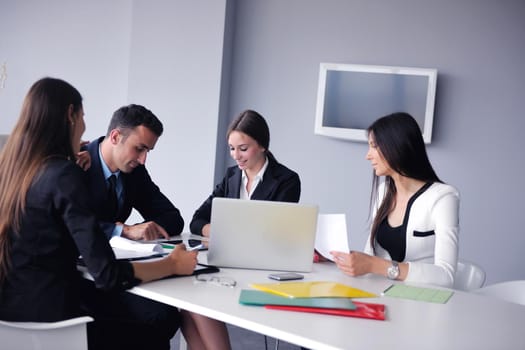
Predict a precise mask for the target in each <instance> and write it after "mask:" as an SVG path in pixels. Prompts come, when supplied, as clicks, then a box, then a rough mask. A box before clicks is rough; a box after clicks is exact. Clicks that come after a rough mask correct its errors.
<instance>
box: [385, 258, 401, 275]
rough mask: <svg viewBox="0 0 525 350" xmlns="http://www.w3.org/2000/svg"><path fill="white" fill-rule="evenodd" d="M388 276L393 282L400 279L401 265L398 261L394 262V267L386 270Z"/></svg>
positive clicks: (391, 266)
mask: <svg viewBox="0 0 525 350" xmlns="http://www.w3.org/2000/svg"><path fill="white" fill-rule="evenodd" d="M386 276H387V277H388V279H391V280H395V279H397V278H398V277H399V265H398V263H397V261H393V260H392V265H390V266H389V267H388V269H387V270H386Z"/></svg>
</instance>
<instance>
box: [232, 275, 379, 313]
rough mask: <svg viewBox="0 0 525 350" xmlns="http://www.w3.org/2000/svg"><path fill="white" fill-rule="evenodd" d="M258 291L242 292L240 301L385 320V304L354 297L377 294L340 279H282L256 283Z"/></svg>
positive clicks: (271, 307) (284, 308)
mask: <svg viewBox="0 0 525 350" xmlns="http://www.w3.org/2000/svg"><path fill="white" fill-rule="evenodd" d="M251 287H253V288H255V289H257V290H247V289H244V290H242V291H241V295H240V297H239V303H241V304H244V305H258V306H264V307H265V308H267V309H278V310H288V311H301V312H313V313H321V314H330V315H339V316H351V317H361V318H371V319H376V320H384V319H385V306H384V305H383V304H373V303H365V302H358V301H354V300H352V298H370V297H377V295H376V294H373V293H369V292H367V291H364V290H361V289H357V288H353V287H350V286H346V285H344V284H341V283H337V282H326V281H316V282H282V283H260V284H252V285H251Z"/></svg>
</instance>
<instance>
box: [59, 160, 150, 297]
mask: <svg viewBox="0 0 525 350" xmlns="http://www.w3.org/2000/svg"><path fill="white" fill-rule="evenodd" d="M81 171H82V170H81V169H80V168H79V167H77V166H76V165H75V164H73V163H71V165H70V166H67V167H65V168H64V169H62V171H60V173H59V174H58V176H57V185H56V190H55V191H54V195H53V201H54V203H53V205H54V206H55V207H56V208H57V210H58V212H59V213H60V215H61V216H62V220H63V222H64V225H65V226H66V228H67V230H68V232H69V233H70V235H71V236H72V238H73V241H74V242H75V244H76V246H77V248H78V251H79V253H80V255H81V256H82V259H83V260H84V262H85V264H86V266H87V269H88V271H89V273H90V274H91V276H93V279H94V281H95V284H96V286H97V288H102V289H105V290H125V289H128V288H131V287H133V286H135V285H137V284H139V283H140V280H138V279H136V278H135V277H134V272H133V267H132V265H131V264H130V263H129V262H125V261H117V260H116V258H115V255H114V254H113V250H112V249H111V247H110V245H109V242H108V240H107V238H106V236H105V234H104V232H102V230H101V229H100V226H99V224H98V222H97V220H96V217H95V215H94V213H93V212H92V211H91V209H90V207H89V199H88V198H89V197H88V192H87V190H86V186H85V183H84V182H83V175H82V173H81Z"/></svg>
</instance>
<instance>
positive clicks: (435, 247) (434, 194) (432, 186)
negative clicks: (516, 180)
mask: <svg viewBox="0 0 525 350" xmlns="http://www.w3.org/2000/svg"><path fill="white" fill-rule="evenodd" d="M367 131H368V145H369V148H368V153H367V155H366V158H367V159H368V160H369V161H370V162H371V163H372V167H373V169H374V180H373V185H372V196H371V210H373V213H372V218H373V219H372V225H371V226H372V227H371V232H370V235H369V238H368V241H367V244H366V247H365V252H364V253H361V252H356V251H352V252H350V253H343V252H331V253H332V255H333V256H334V258H335V259H334V260H335V262H336V264H337V266H338V267H339V268H340V269H341V270H342V271H343V272H345V273H347V274H349V275H351V276H360V275H363V274H367V273H373V274H377V275H382V276H385V277H388V278H390V279H393V280H401V281H407V282H418V283H426V284H433V285H437V286H443V287H452V286H453V285H454V276H455V272H456V267H457V258H458V235H459V193H458V191H457V190H456V189H455V188H454V187H452V186H450V185H447V184H444V183H443V182H442V181H441V180H440V179H439V178H438V176H437V175H436V173H435V172H434V169H433V168H432V165H431V164H430V161H429V159H428V156H427V153H426V149H425V144H424V142H423V137H422V135H421V130H420V128H419V126H418V124H417V122H416V121H415V119H414V118H413V117H412V116H411V115H409V114H407V113H394V114H391V115H387V116H385V117H382V118H379V119H378V120H376V121H375V122H374V123H373V124H372V125H371V126H370V127H369V128H368V130H367ZM380 177H384V183H381V184H380V183H379V179H380Z"/></svg>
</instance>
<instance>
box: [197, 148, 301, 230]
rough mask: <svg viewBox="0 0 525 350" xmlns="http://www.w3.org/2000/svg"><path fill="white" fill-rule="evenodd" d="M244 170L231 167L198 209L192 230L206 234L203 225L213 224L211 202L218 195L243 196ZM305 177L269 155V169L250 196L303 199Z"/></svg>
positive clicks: (291, 200) (259, 198) (269, 199)
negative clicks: (302, 191) (301, 197)
mask: <svg viewBox="0 0 525 350" xmlns="http://www.w3.org/2000/svg"><path fill="white" fill-rule="evenodd" d="M241 181H242V170H241V169H239V167H238V166H232V167H230V168H228V169H227V171H226V175H225V176H224V179H223V180H222V182H220V183H219V184H217V186H216V187H215V190H214V191H213V193H212V194H211V195H210V196H209V197H208V198H207V199H206V200H205V201H204V203H202V205H201V206H200V207H199V209H197V210H196V211H195V214H193V218H192V220H191V223H190V231H191V232H192V233H194V234H197V235H202V227H203V226H204V225H206V224H209V223H210V219H211V204H212V200H213V198H215V197H226V198H240V188H241ZM300 196H301V180H300V179H299V175H298V174H297V173H296V172H294V171H293V170H290V169H288V168H287V167H286V166H284V165H282V164H281V163H279V162H277V161H276V160H275V158H273V157H272V156H269V157H268V168H266V171H265V172H264V176H263V180H262V181H261V182H260V183H259V184H258V185H257V187H256V188H255V190H254V191H253V194H252V196H251V198H250V199H255V200H267V201H275V202H295V203H297V202H299V198H300Z"/></svg>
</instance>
